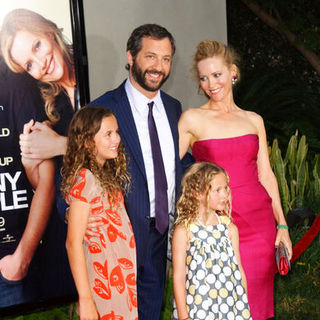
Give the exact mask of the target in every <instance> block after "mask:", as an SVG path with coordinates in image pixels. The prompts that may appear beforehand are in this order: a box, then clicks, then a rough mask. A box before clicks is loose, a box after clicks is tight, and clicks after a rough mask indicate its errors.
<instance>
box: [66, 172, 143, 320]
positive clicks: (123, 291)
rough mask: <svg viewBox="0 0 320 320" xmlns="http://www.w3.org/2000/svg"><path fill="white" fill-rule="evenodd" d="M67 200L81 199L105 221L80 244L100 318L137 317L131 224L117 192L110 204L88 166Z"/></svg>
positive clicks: (91, 212) (95, 214)
mask: <svg viewBox="0 0 320 320" xmlns="http://www.w3.org/2000/svg"><path fill="white" fill-rule="evenodd" d="M66 200H67V202H68V203H69V204H70V203H71V202H72V201H76V200H78V201H79V200H80V201H83V202H86V203H89V204H90V206H91V209H90V215H93V216H96V217H100V218H101V219H102V221H103V222H104V225H103V226H102V227H99V228H97V231H98V233H99V237H87V239H88V240H89V243H90V244H88V243H87V242H86V241H84V243H83V247H84V252H85V256H86V262H87V270H88V276H89V282H90V288H91V291H92V296H93V299H94V301H95V303H96V306H97V310H98V312H99V315H100V319H101V320H113V319H115V320H136V319H138V311H137V287H136V269H137V267H136V266H137V265H136V248H135V241H134V236H133V231H132V227H131V224H130V221H129V218H128V215H127V212H126V210H125V207H124V202H123V196H122V194H121V193H119V195H118V203H117V206H116V207H112V206H111V204H110V202H109V201H108V198H107V197H106V195H105V194H104V192H103V189H102V188H101V186H100V183H99V182H98V180H97V179H96V178H95V177H94V175H93V174H92V173H91V171H90V170H88V169H82V170H80V172H79V174H78V177H77V179H76V182H75V184H74V185H73V187H72V189H71V191H70V193H69V195H68V196H67V199H66Z"/></svg>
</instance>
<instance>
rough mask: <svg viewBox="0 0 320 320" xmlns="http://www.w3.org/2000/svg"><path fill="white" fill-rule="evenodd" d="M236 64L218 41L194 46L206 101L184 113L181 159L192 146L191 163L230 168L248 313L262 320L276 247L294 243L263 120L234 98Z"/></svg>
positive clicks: (269, 309)
mask: <svg viewBox="0 0 320 320" xmlns="http://www.w3.org/2000/svg"><path fill="white" fill-rule="evenodd" d="M237 63H238V57H237V55H236V54H235V53H234V51H233V50H232V49H231V48H229V47H227V46H225V45H223V44H221V43H219V42H217V41H209V40H206V41H202V42H201V43H200V44H199V45H198V47H197V51H196V54H195V56H194V66H193V69H194V71H195V74H196V78H197V79H198V80H199V89H200V88H201V89H202V90H203V92H204V93H205V94H206V95H207V97H208V98H209V99H208V101H207V102H206V103H205V104H204V105H202V106H200V107H199V108H191V109H188V110H186V111H185V112H183V114H182V116H181V118H180V121H179V135H180V157H181V158H182V157H183V156H184V155H185V153H186V152H187V150H188V148H189V147H191V148H192V154H193V156H194V158H195V161H211V162H214V163H216V164H218V165H219V166H221V167H223V168H224V169H225V170H226V171H227V172H228V174H229V176H230V188H231V191H232V218H233V219H234V222H235V224H236V225H237V227H238V229H239V236H240V253H241V257H242V263H243V267H244V270H245V273H246V276H247V282H248V299H249V304H250V309H251V314H252V318H253V319H254V320H265V319H267V318H270V317H273V275H274V253H275V246H276V247H277V246H278V245H279V243H280V241H281V242H283V243H284V245H285V246H286V247H287V249H288V251H289V255H290V257H291V255H292V245H291V241H290V237H289V233H288V229H287V225H286V221H285V217H284V214H283V211H282V208H281V204H280V197H279V192H278V185H277V181H276V178H275V176H274V174H273V172H272V169H271V166H270V163H269V156H268V148H267V139H266V132H265V128H264V124H263V119H262V118H261V117H260V116H259V115H257V114H256V113H254V112H250V111H245V110H242V109H241V108H239V107H238V106H237V105H236V104H235V102H234V100H233V93H232V84H233V83H235V82H236V81H237V80H238V79H239V77H240V74H239V69H238V67H237ZM275 221H276V223H277V228H276V226H275Z"/></svg>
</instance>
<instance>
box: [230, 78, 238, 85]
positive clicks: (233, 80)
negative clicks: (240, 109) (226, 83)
mask: <svg viewBox="0 0 320 320" xmlns="http://www.w3.org/2000/svg"><path fill="white" fill-rule="evenodd" d="M237 80H238V78H237V76H234V77H232V80H231V82H232V85H233V86H234V85H235V84H236V83H237Z"/></svg>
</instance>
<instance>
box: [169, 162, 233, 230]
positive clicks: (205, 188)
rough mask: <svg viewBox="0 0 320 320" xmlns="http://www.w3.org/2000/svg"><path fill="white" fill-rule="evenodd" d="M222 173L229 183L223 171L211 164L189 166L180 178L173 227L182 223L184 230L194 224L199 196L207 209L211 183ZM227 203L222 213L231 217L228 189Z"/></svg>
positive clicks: (201, 163)
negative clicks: (179, 192) (179, 189)
mask: <svg viewBox="0 0 320 320" xmlns="http://www.w3.org/2000/svg"><path fill="white" fill-rule="evenodd" d="M219 173H222V174H224V175H225V177H226V179H227V182H228V183H229V177H228V174H227V173H226V171H225V170H224V169H222V168H221V167H219V166H218V165H216V164H214V163H212V162H197V163H194V164H193V165H191V166H190V168H189V169H188V170H187V171H186V173H185V175H184V176H183V178H182V182H181V196H180V197H179V200H178V202H177V217H176V221H175V225H178V224H180V223H183V224H184V225H185V226H186V228H187V229H188V227H189V226H190V224H191V223H192V222H194V221H195V220H196V219H197V217H198V213H199V207H200V200H199V198H200V196H201V195H205V197H206V207H207V209H208V201H209V192H210V190H211V182H212V180H214V178H215V177H216V176H217V175H218V174H219ZM228 194H229V199H228V200H229V201H228V205H227V207H226V209H225V211H224V212H220V214H225V215H227V216H229V217H230V216H231V192H230V189H229V187H228Z"/></svg>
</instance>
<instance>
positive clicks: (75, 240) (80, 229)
mask: <svg viewBox="0 0 320 320" xmlns="http://www.w3.org/2000/svg"><path fill="white" fill-rule="evenodd" d="M89 213H90V205H89V204H88V203H85V202H82V201H78V200H74V201H72V202H71V204H70V209H69V220H68V233H67V240H66V248H67V252H68V258H69V263H70V267H71V271H72V275H73V279H74V282H75V285H76V287H77V291H78V294H79V310H80V319H81V320H84V319H98V312H97V309H96V306H95V303H94V300H93V297H92V293H91V290H90V285H89V278H88V270H87V264H86V258H85V254H84V250H83V238H84V235H85V231H86V229H87V223H88V217H89Z"/></svg>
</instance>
